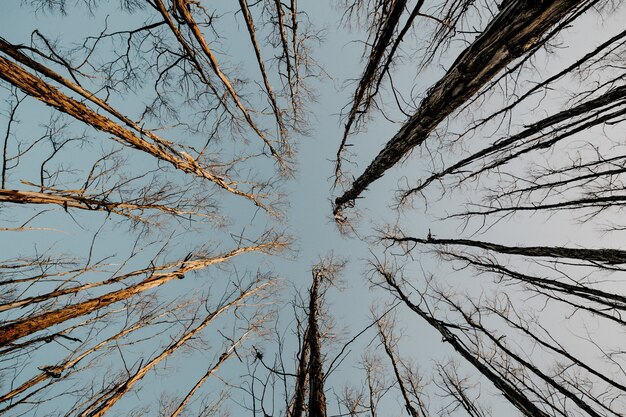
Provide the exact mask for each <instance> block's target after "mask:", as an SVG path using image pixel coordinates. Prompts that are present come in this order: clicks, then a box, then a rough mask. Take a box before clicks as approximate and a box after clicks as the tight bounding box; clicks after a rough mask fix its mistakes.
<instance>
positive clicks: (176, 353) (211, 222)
mask: <svg viewBox="0 0 626 417" xmlns="http://www.w3.org/2000/svg"><path fill="white" fill-rule="evenodd" d="M67 6H69V5H66V4H65V2H64V1H60V2H57V1H45V0H44V1H35V2H30V3H29V4H26V3H25V4H23V5H22V6H21V7H22V8H24V9H25V10H24V11H25V13H26V14H28V13H32V12H34V11H37V12H38V13H42V14H43V15H44V16H46V18H49V19H50V20H54V19H55V18H62V17H63V15H65V14H69V15H70V16H72V17H73V18H75V19H85V18H87V19H89V20H90V22H93V25H92V26H91V27H92V29H95V30H96V32H95V33H88V34H87V35H85V36H83V37H77V36H80V35H79V32H78V31H77V32H76V33H74V32H72V31H70V32H68V33H63V34H62V36H61V37H60V38H58V39H57V36H58V35H56V34H54V33H46V32H47V31H49V29H44V28H43V27H33V28H32V32H31V33H30V34H28V35H30V37H28V35H27V37H26V38H25V39H20V38H17V37H16V36H17V33H8V32H5V33H2V34H0V80H1V81H0V88H1V89H2V100H3V110H2V111H3V112H2V117H3V122H4V129H3V130H2V139H0V140H1V141H2V142H1V146H2V158H1V161H0V166H1V186H0V215H1V216H2V225H1V226H2V228H1V229H0V233H3V234H4V237H2V238H1V240H2V241H3V250H2V252H3V253H2V255H1V256H2V259H0V274H1V279H0V288H1V289H2V290H1V291H0V293H1V294H2V295H1V297H0V304H1V307H0V315H1V318H0V328H1V330H0V334H1V337H0V414H4V413H9V414H15V415H24V414H29V413H35V414H36V413H43V414H46V415H53V414H55V413H60V414H62V415H81V416H102V415H104V414H105V413H107V412H108V411H109V410H111V409H113V408H115V410H118V411H117V412H120V411H119V410H126V412H128V413H130V414H132V415H156V414H155V413H160V414H162V415H170V416H177V415H182V413H193V412H197V413H198V414H199V415H208V414H211V413H215V412H218V411H219V409H221V407H222V405H223V404H222V402H223V398H225V394H224V395H218V396H216V397H213V396H212V395H210V394H207V392H211V391H212V389H211V388H213V387H211V388H206V387H207V386H209V385H212V386H213V385H214V386H217V387H218V390H217V391H216V392H219V391H223V390H224V386H223V385H221V386H220V384H218V383H215V382H211V381H212V380H213V379H214V378H211V377H212V376H213V375H215V374H216V373H217V372H218V369H219V368H220V367H221V366H222V365H223V364H224V363H225V362H226V361H228V359H230V358H232V357H237V356H238V355H239V353H238V351H237V348H238V347H240V346H241V345H243V344H244V342H247V341H248V340H249V339H252V338H253V336H256V335H258V334H262V333H263V331H262V329H263V328H264V327H265V325H266V320H267V317H268V314H269V313H268V311H269V309H268V304H269V301H268V296H269V295H271V294H274V293H275V292H276V276H275V274H273V273H269V272H264V271H261V270H260V269H259V267H258V266H255V260H258V259H259V257H258V255H262V256H274V255H276V254H278V253H280V252H282V251H283V250H285V249H287V248H288V247H289V241H290V239H288V238H287V237H285V236H284V235H283V233H277V232H274V230H275V229H277V228H279V225H278V224H277V222H279V221H281V219H282V215H283V213H282V212H281V205H282V203H283V200H282V198H283V197H282V196H281V187H282V182H283V178H284V177H289V176H290V175H291V173H292V171H293V168H294V165H293V164H294V159H295V150H296V143H295V141H296V139H297V135H300V134H302V133H304V132H305V130H306V128H307V118H306V114H305V108H306V103H307V100H309V99H310V98H311V97H312V95H311V93H310V91H309V87H308V78H309V77H314V76H315V74H316V71H317V68H316V66H315V63H314V62H313V61H312V59H311V58H310V56H309V47H310V45H311V44H312V42H315V41H316V40H317V35H316V33H314V31H313V30H312V29H311V25H310V24H309V22H308V19H307V16H306V14H304V13H302V12H301V11H299V10H298V8H297V1H296V0H292V1H291V2H290V3H289V4H285V3H284V2H280V1H276V2H270V1H267V2H256V3H251V2H247V1H246V0H241V1H239V4H238V5H226V4H223V5H221V4H220V5H211V6H209V5H203V4H201V3H200V2H188V1H184V0H180V1H179V0H175V1H169V0H167V1H162V0H154V1H151V0H149V1H146V2H143V1H142V2H138V1H130V2H129V1H122V2H119V4H115V5H110V6H107V5H97V4H95V2H91V1H85V2H78V4H76V5H75V6H76V7H74V6H73V7H67ZM15 7H19V6H15ZM231 7H234V9H230V8H231ZM109 8H111V10H105V9H109ZM107 13H113V16H111V17H108V16H107ZM229 18H233V19H235V20H236V22H237V23H238V24H241V25H242V27H245V28H247V35H248V38H249V43H248V44H247V45H246V47H247V48H248V49H249V53H250V56H251V57H254V58H253V60H252V62H255V61H256V64H257V65H256V67H250V68H245V69H243V70H241V69H237V66H238V62H237V61H236V59H237V58H234V59H233V58H232V57H231V56H230V53H229V52H228V51H223V50H222V45H223V43H224V40H223V39H222V35H221V34H220V31H221V30H222V26H223V25H232V23H231V22H228V21H225V20H228V19H229ZM33 22H34V21H33ZM50 32H51V31H50ZM230 33H232V30H231V31H230ZM242 59H247V57H245V56H244V57H242ZM256 80H258V81H256ZM231 200H232V203H231ZM233 207H238V208H239V209H238V210H234V209H233ZM225 208H226V209H227V210H228V211H227V210H225ZM259 210H260V211H261V212H263V213H264V214H266V215H267V216H266V221H267V226H262V227H259V228H254V230H252V231H250V232H246V233H243V232H240V230H247V229H246V228H247V227H248V225H249V223H250V218H252V216H255V215H258V216H261V214H257V211H259ZM259 224H262V222H259ZM127 226H129V227H127ZM250 229H252V228H251V227H250ZM50 235H54V236H55V237H53V238H52V239H58V240H56V241H50ZM59 236H60V238H59ZM11 241H13V242H17V244H15V245H14V247H12V248H9V245H4V243H5V242H7V243H8V242H11ZM46 246H48V247H46ZM5 247H6V249H7V250H6V251H5V249H4V248H5ZM253 253H255V254H258V255H257V256H256V257H253V256H250V255H248V254H253ZM235 258H237V259H235ZM240 259H242V260H240ZM235 261H236V262H235ZM237 264H239V265H240V266H239V267H235V266H234V265H237ZM188 277H192V278H188ZM184 278H188V279H184ZM229 313H230V314H229ZM187 360H193V361H201V363H205V362H207V361H208V362H209V366H208V367H207V368H206V369H204V370H203V372H204V371H206V372H205V373H204V375H203V376H199V377H198V379H197V381H195V382H193V383H191V384H187V383H184V384H183V385H181V386H180V387H173V386H170V387H169V389H170V390H171V392H170V393H169V394H164V395H163V397H162V398H163V399H164V398H166V395H171V394H173V395H174V396H173V397H171V398H169V400H168V401H165V400H164V401H163V402H162V403H161V404H160V406H158V407H160V408H158V407H157V408H156V409H155V407H154V406H153V405H151V404H155V403H156V402H154V401H153V400H154V399H155V398H147V399H146V400H145V401H141V402H140V404H139V405H138V406H136V405H137V402H135V401H133V400H128V397H129V393H133V392H137V391H138V389H140V388H141V386H142V383H143V384H149V383H150V382H151V381H150V380H151V379H152V378H155V377H156V375H157V374H158V373H159V372H162V371H163V370H164V369H167V371H166V372H168V373H173V369H175V368H173V367H172V365H171V364H175V365H174V366H175V367H178V366H183V365H181V364H185V363H186V361H187ZM240 360H241V358H240ZM231 362H232V361H231ZM203 367H204V366H203ZM194 369H198V368H197V367H196V368H194ZM191 378H195V375H193V374H190V376H189V377H188V378H185V379H184V380H185V381H191ZM181 381H183V379H182V378H181ZM203 387H204V389H203ZM182 390H187V391H186V393H185V394H182V395H181V394H180V392H181V391H182ZM155 395H159V394H158V393H156V394H155ZM198 397H200V400H198ZM133 404H135V406H134V405H133Z"/></svg>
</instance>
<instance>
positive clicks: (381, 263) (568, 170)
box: [333, 0, 626, 416]
mask: <svg viewBox="0 0 626 417" xmlns="http://www.w3.org/2000/svg"><path fill="white" fill-rule="evenodd" d="M407 3H408V2H401V1H396V2H354V3H349V4H346V10H347V12H346V13H347V15H349V16H355V15H357V14H358V13H359V12H360V13H361V15H360V16H363V15H364V16H365V17H366V18H365V19H363V23H362V25H363V26H364V27H365V29H366V31H367V33H368V36H369V38H368V42H367V47H366V58H367V62H366V64H365V67H364V70H363V73H362V75H361V78H359V80H358V82H357V88H356V92H355V93H354V96H353V98H352V101H351V102H350V104H349V106H348V107H349V108H350V111H349V112H348V113H347V116H346V126H345V131H344V132H343V133H344V134H343V136H342V138H341V140H340V145H339V150H338V153H337V160H336V168H337V169H336V173H335V174H336V179H337V180H339V179H341V176H342V175H343V174H342V172H341V170H340V166H341V163H342V161H345V157H344V153H345V148H346V146H349V145H350V144H348V143H347V138H348V136H349V135H350V134H351V133H352V131H353V130H355V126H356V130H358V128H359V125H360V124H363V123H364V119H363V117H364V116H365V115H366V114H367V113H368V112H369V111H370V109H371V107H373V106H374V103H376V102H377V100H379V103H382V98H381V94H382V93H381V91H380V90H381V86H382V85H383V84H382V80H383V78H384V77H388V78H389V79H390V78H391V72H390V63H391V62H392V61H393V59H394V57H398V59H399V57H400V56H401V55H400V54H399V52H398V45H399V44H400V43H401V42H403V37H404V36H405V34H406V33H407V31H408V29H407V28H408V27H409V26H411V23H410V22H411V21H413V19H415V22H419V19H418V18H419V17H420V16H421V17H422V18H426V19H427V20H435V21H437V19H438V18H437V17H436V16H437V15H436V14H435V16H430V15H431V14H432V13H430V12H425V11H424V10H421V9H425V6H424V5H423V4H422V2H420V1H416V2H413V3H412V4H411V5H409V4H407ZM437 3H438V4H437V6H434V8H433V10H437V11H439V12H441V11H442V10H446V7H449V6H451V3H454V6H458V8H457V9H454V10H456V11H458V13H459V16H460V15H462V14H464V13H465V14H466V15H465V16H466V17H467V16H470V14H471V12H468V11H469V10H473V11H474V12H476V13H478V15H479V16H481V18H480V19H478V18H477V19H476V20H475V21H474V23H473V25H472V26H473V27H474V28H476V27H477V26H480V27H482V29H480V30H476V29H475V30H476V32H474V34H475V37H474V38H472V39H469V38H464V36H465V35H467V33H466V32H464V31H463V29H461V28H460V27H459V25H460V24H461V23H460V22H461V20H462V18H461V20H455V19H453V18H446V19H445V20H444V19H439V20H440V21H439V23H440V24H441V25H442V26H444V24H446V25H449V26H450V31H449V32H447V35H445V36H449V39H465V40H466V45H467V46H466V47H464V49H462V50H460V52H459V53H458V55H456V58H454V60H453V62H452V63H451V64H450V65H446V68H447V69H446V70H445V73H444V74H443V76H441V77H440V78H439V80H438V81H437V82H436V83H435V84H434V85H432V86H431V87H430V88H429V89H428V90H426V91H425V93H424V94H423V96H422V98H421V100H420V101H419V102H418V103H417V104H416V105H415V106H414V109H413V110H411V111H410V112H406V113H408V114H406V116H407V120H406V121H405V122H404V123H403V125H402V127H401V128H400V129H399V131H398V133H396V134H395V135H394V136H393V137H392V138H391V139H390V140H389V141H388V142H387V143H386V144H385V146H384V148H383V149H382V150H381V151H380V153H379V154H378V155H377V156H376V157H375V158H374V159H373V160H372V161H371V162H370V163H369V165H368V166H367V168H366V169H365V170H364V171H363V173H362V174H361V175H360V176H358V177H356V178H355V179H353V181H352V182H351V183H348V185H347V187H346V189H345V190H344V192H343V194H341V195H339V196H338V197H337V198H336V199H335V201H334V205H333V214H334V216H335V219H336V221H337V222H338V224H339V225H340V226H343V225H345V224H346V223H348V224H349V223H350V219H349V216H348V215H347V209H349V208H352V207H354V205H355V202H356V201H357V200H358V199H361V198H363V197H364V194H365V191H366V190H367V188H368V187H370V186H371V185H372V184H373V183H374V182H375V181H377V180H378V179H380V178H381V177H382V176H383V175H384V174H385V173H386V172H388V171H389V170H390V169H391V168H393V167H398V166H399V165H400V162H401V161H402V160H403V159H404V158H406V157H407V156H408V155H409V154H411V153H415V154H419V155H420V156H422V157H423V158H422V160H420V161H417V162H415V161H414V160H415V159H417V158H415V157H414V158H412V160H411V162H410V163H411V164H412V168H413V166H415V165H417V166H418V167H419V168H420V169H424V168H423V167H424V166H427V168H425V170H426V173H425V174H423V175H414V173H415V172H416V171H418V170H413V169H412V170H410V171H407V172H411V174H408V175H411V176H409V177H408V178H404V179H403V180H402V181H401V182H402V185H399V186H398V188H400V189H398V190H397V192H396V197H397V200H396V201H395V204H394V205H393V206H392V208H391V210H393V211H396V210H407V211H408V210H410V209H411V208H413V207H414V206H413V207H409V203H412V204H414V205H416V204H419V202H421V201H425V202H426V203H427V204H426V205H424V206H423V207H424V210H423V212H422V213H420V214H419V215H418V216H419V219H420V220H419V223H420V224H419V225H417V226H416V223H417V222H415V221H411V223H410V224H409V225H404V224H402V223H401V220H396V222H397V223H396V224H393V225H391V226H390V227H389V228H388V229H387V231H385V232H383V233H382V236H381V238H380V240H379V244H380V245H381V246H382V249H383V250H384V257H375V258H374V260H373V261H372V265H373V271H374V273H373V274H372V278H371V280H372V282H373V284H374V285H375V286H376V287H377V288H382V289H383V290H384V291H386V292H388V293H389V294H391V295H393V296H394V297H395V298H396V299H397V301H398V302H399V303H400V305H402V306H404V307H405V308H406V310H405V311H407V310H408V311H410V312H412V313H414V314H415V315H416V316H417V317H418V318H419V319H420V320H418V321H411V320H409V319H404V320H402V321H403V322H404V323H410V324H409V326H411V327H413V328H415V329H424V328H426V329H429V330H427V331H430V332H435V333H436V334H438V335H439V336H440V337H441V342H442V344H444V345H445V346H447V347H446V348H445V349H446V351H447V357H448V358H450V357H452V358H453V359H452V360H453V362H445V361H444V362H436V365H435V369H436V370H437V374H438V375H435V376H434V377H432V378H431V379H428V380H427V381H428V382H426V384H424V378H423V377H418V376H415V375H417V373H411V372H409V371H408V369H412V368H411V366H410V365H408V364H410V358H406V359H403V358H402V357H400V356H399V354H398V352H397V350H393V349H391V348H390V347H394V346H396V345H395V344H394V343H395V342H393V341H394V340H401V339H402V337H396V338H394V337H389V338H388V340H387V342H385V340H382V339H381V340H382V342H383V343H384V345H385V352H386V356H388V357H390V358H391V360H392V361H393V357H394V356H395V357H396V358H397V361H398V362H397V363H400V364H402V363H407V365H403V366H400V367H398V366H397V364H394V365H393V371H394V375H396V378H394V379H393V381H392V382H389V381H388V380H385V379H384V378H383V377H382V376H381V375H384V372H381V371H377V372H378V375H379V376H378V377H377V379H372V378H371V377H370V374H374V373H375V372H374V371H375V370H377V368H380V358H378V357H375V359H372V358H373V356H370V357H368V358H367V360H366V361H365V363H367V364H368V365H367V366H366V367H365V369H367V375H368V378H367V381H368V385H365V384H364V386H369V392H370V394H369V395H368V392H367V391H366V390H364V391H362V392H359V391H350V392H348V394H349V395H346V398H350V399H351V401H348V403H349V404H352V405H353V407H352V408H349V407H348V409H349V410H350V415H358V414H363V413H365V414H371V415H376V414H377V413H378V414H380V412H379V411H377V410H376V409H377V406H378V404H380V401H381V400H380V398H382V397H383V395H380V393H385V392H386V390H389V389H392V387H400V388H399V389H400V390H401V393H402V396H401V398H403V399H404V402H405V404H406V410H407V412H408V414H409V415H433V414H439V415H450V414H451V413H452V412H456V411H461V410H462V411H463V412H464V413H465V414H468V415H471V416H485V415H490V412H489V408H488V407H484V406H482V405H481V401H484V399H485V398H486V392H494V393H498V394H499V396H500V398H501V399H504V402H505V403H507V404H508V405H509V406H513V407H515V408H516V409H517V410H518V412H519V413H521V414H522V415H527V416H556V415H563V416H565V415H568V416H569V415H585V416H611V415H613V416H618V415H622V414H623V413H624V410H626V403H625V402H624V399H625V398H624V388H625V383H626V379H625V377H626V375H625V374H624V372H623V369H624V367H623V366H624V358H623V350H622V349H621V348H620V347H619V346H620V345H621V344H622V343H623V340H622V337H621V335H622V333H623V328H622V326H623V324H624V322H623V317H622V315H623V312H622V310H623V307H624V305H623V304H622V303H623V302H624V300H626V298H625V294H626V293H625V292H624V287H623V285H621V282H622V281H623V278H624V267H623V266H624V263H625V262H626V253H625V252H624V251H623V250H622V248H621V246H620V245H619V239H617V236H618V235H619V232H621V231H623V230H624V224H623V220H622V219H621V216H620V213H621V211H622V208H623V204H624V203H623V202H624V196H623V191H624V170H623V163H624V158H625V156H624V151H623V145H622V140H621V136H622V134H621V130H622V129H623V122H624V120H625V119H624V107H623V106H624V95H623V93H624V91H625V90H624V85H623V84H624V83H623V80H624V65H623V58H622V55H623V52H624V47H625V35H626V33H625V32H624V31H622V30H621V29H622V28H617V29H618V30H619V32H617V33H607V34H606V35H605V34H599V36H598V38H595V39H594V42H596V44H595V45H593V47H592V48H591V49H589V50H581V49H580V48H574V53H575V58H574V59H573V60H572V61H570V62H565V61H560V60H558V58H560V55H559V50H558V48H554V47H555V46H556V45H559V42H561V43H562V44H567V37H566V36H565V35H563V33H567V29H568V28H569V27H570V26H574V27H576V25H577V24H579V25H583V26H584V24H582V23H579V22H581V20H582V19H584V18H587V17H588V16H590V15H594V16H597V14H600V16H602V18H606V17H607V16H608V15H609V13H612V12H615V11H616V10H620V9H618V7H619V6H618V5H617V4H614V3H613V2H606V1H550V2H525V1H516V0H511V1H504V2H499V4H497V5H496V6H497V7H494V5H493V4H492V5H491V7H490V5H486V4H485V5H482V4H477V2H444V1H442V2H437ZM462 3H464V4H462ZM412 7H414V8H413V9H412ZM439 7H440V8H439ZM421 13H423V15H421ZM467 13H470V14H467ZM426 15H428V16H430V17H427V16H426ZM470 20H471V18H470ZM413 25H417V23H413ZM418 36H419V35H418ZM559 36H562V38H560V39H559V38H557V37H559ZM455 37H456V38H455ZM438 39H439V40H438ZM441 39H442V38H437V37H436V36H428V35H427V36H423V39H422V37H420V38H419V39H418V42H425V44H427V45H433V43H434V44H436V45H438V46H436V47H435V48H447V49H448V51H449V52H455V51H454V49H453V48H452V46H451V45H452V44H451V43H449V42H448V43H446V42H445V41H441ZM557 39H558V40H557ZM405 42H406V41H405ZM437 42H443V43H437ZM432 49H434V48H433V47H432V46H429V47H426V48H424V50H423V51H429V50H432ZM422 57H425V58H423V59H422V61H421V62H422V63H423V64H422V65H424V67H423V66H418V67H419V68H420V70H422V69H424V68H425V66H427V65H428V63H429V62H430V61H429V59H431V57H432V55H429V54H428V53H427V52H424V53H423V55H422ZM555 58H556V59H555ZM542 60H544V61H546V62H550V64H551V65H544V66H545V68H547V70H541V71H539V70H538V68H540V67H541V65H542V64H541V62H542ZM555 67H557V68H558V69H557V70H554V68H555ZM546 71H547V72H548V73H547V74H546ZM402 88H403V87H398V86H394V84H393V82H391V84H390V89H391V93H392V94H394V95H395V96H396V97H401V91H399V90H401V89H402ZM564 91H567V93H566V94H563V92H564ZM499 96H501V97H502V103H499V102H498V101H497V98H498V97H499ZM557 100H558V102H560V103H563V102H564V101H565V103H564V105H563V108H561V109H555V106H553V105H550V104H552V103H554V102H555V101H557ZM550 101H552V103H550ZM400 102H401V100H398V104H399V103H400ZM380 107H381V111H382V112H383V113H385V111H386V110H388V107H383V106H382V105H381V106H380ZM405 108H409V109H410V106H405ZM537 115H541V116H539V117H538V116H537ZM520 125H522V127H521V128H518V126H520ZM455 129H457V130H456V133H455V132H454V130H455ZM516 129H517V130H516ZM494 138H495V139H494ZM417 149H421V151H419V152H417ZM413 164H414V165H413ZM344 179H345V178H344ZM437 184H439V185H440V186H441V188H442V197H441V198H439V199H437V201H435V202H434V203H433V199H432V198H431V197H432V195H433V194H432V192H433V190H432V189H433V188H435V186H436V185H437ZM467 190H471V192H470V193H467ZM444 197H447V200H444ZM463 200H465V201H466V204H467V205H466V207H465V208H463V207H459V206H458V201H463ZM446 202H453V204H456V205H455V206H450V205H445V204H446ZM433 207H434V208H433ZM433 210H440V211H439V212H437V213H436V217H437V220H436V221H437V222H439V223H436V222H435V221H433V222H432V223H431V224H428V222H429V221H430V218H431V217H433V216H432V214H433ZM407 211H403V214H404V215H405V218H406V217H408V216H406V214H407ZM442 211H443V212H445V214H441V212H442ZM408 213H410V215H411V216H413V214H414V213H413V212H410V211H409V212H408ZM531 215H532V216H534V218H535V219H536V218H546V219H552V220H553V221H554V222H555V223H556V222H559V223H558V224H566V223H567V221H568V220H569V221H571V219H572V218H574V219H575V221H576V222H577V223H578V224H579V227H577V229H578V230H579V232H578V233H575V232H574V230H573V229H572V230H567V229H561V231H563V235H562V236H560V235H559V234H556V235H550V236H549V235H548V234H541V233H539V234H533V235H532V236H531V238H533V239H532V241H531V242H529V243H528V244H521V243H515V244H512V243H500V242H499V240H503V239H506V241H507V242H511V241H513V242H520V241H524V240H527V239H529V235H528V233H524V231H523V230H522V229H523V226H522V227H520V223H521V224H523V223H522V222H523V221H524V220H527V221H528V220H529V218H530V217H531ZM393 217H394V218H396V219H398V218H401V216H399V215H398V214H397V213H395V214H394V216H393ZM513 217H515V223H512V222H508V221H507V220H511V219H513ZM456 220H460V221H461V223H458V222H457V221H456ZM475 222H477V223H478V231H476V230H471V229H470V225H473V224H475ZM450 225H455V226H456V229H455V228H454V227H450ZM581 225H582V226H584V228H583V227H580V226H581ZM424 226H426V227H424ZM416 228H421V229H422V230H424V229H425V230H427V231H428V232H427V233H426V231H423V232H415V231H414V229H416ZM429 228H430V229H429ZM438 228H441V229H443V230H447V231H449V230H456V231H457V232H458V233H459V235H452V236H450V237H445V238H444V237H441V236H439V235H436V234H434V233H433V232H437V230H438ZM598 229H600V230H602V231H603V232H605V233H611V236H615V237H616V239H615V240H613V239H604V240H602V241H600V242H599V245H598V246H593V244H592V243H590V242H592V241H593V239H591V238H590V237H587V236H585V235H584V234H585V233H588V231H589V230H590V231H598ZM409 230H410V232H409ZM431 230H432V231H431ZM468 231H469V232H470V233H472V235H471V236H470V237H465V233H466V232H468ZM566 232H567V234H566ZM570 232H571V233H570ZM421 233H423V234H422V235H421V236H417V234H421ZM474 233H483V234H486V235H491V234H493V236H494V237H493V239H477V238H476V236H475V234H474ZM546 239H550V242H551V245H549V244H545V243H544V241H545V240H546ZM555 240H556V241H557V242H558V241H559V240H567V241H568V242H569V243H568V244H565V243H564V244H559V243H556V244H555V243H554V241H555ZM431 261H435V262H436V265H437V266H436V272H434V273H432V274H430V273H427V272H426V270H427V269H430V268H429V267H428V264H429V263H430V262H431ZM489 277H491V280H489V279H488V278H489ZM396 328H397V325H395V324H394V325H391V326H390V329H391V330H387V333H385V332H381V335H384V334H391V332H392V330H393V329H396ZM416 331H420V330H416ZM389 340H391V341H392V342H391V343H388V342H389ZM394 349H395V348H394ZM417 356H420V355H419V354H418V355H417ZM446 360H448V359H446ZM451 363H454V365H450V364H451ZM398 369H400V370H402V369H404V370H405V371H404V374H405V375H409V374H411V375H413V377H412V378H406V377H404V381H405V382H404V383H403V377H402V375H401V374H400V373H399V372H398V371H397V370H398ZM459 371H460V372H469V373H472V374H474V375H480V378H478V380H477V382H468V380H467V379H465V378H464V377H462V376H460V375H459ZM399 375H400V376H399ZM408 381H414V382H415V384H414V385H411V384H410V383H408ZM475 381H476V380H475ZM418 382H420V383H421V384H422V385H420V384H418ZM424 385H426V386H428V385H430V388H433V387H436V388H438V389H439V393H440V394H436V395H442V396H443V397H441V396H439V397H438V399H437V400H435V401H433V398H434V397H433V396H432V395H429V394H428V392H427V391H428V387H427V389H423V387H424ZM416 386H419V387H422V389H407V387H409V388H410V387H416ZM372 387H378V388H377V389H372ZM371 392H378V393H379V395H378V396H376V395H372V394H371ZM445 397H447V398H450V399H451V402H450V403H448V404H446V403H445V402H444V403H443V404H442V403H441V398H445ZM368 398H369V400H368ZM435 404H437V405H435Z"/></svg>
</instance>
